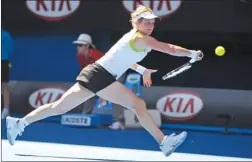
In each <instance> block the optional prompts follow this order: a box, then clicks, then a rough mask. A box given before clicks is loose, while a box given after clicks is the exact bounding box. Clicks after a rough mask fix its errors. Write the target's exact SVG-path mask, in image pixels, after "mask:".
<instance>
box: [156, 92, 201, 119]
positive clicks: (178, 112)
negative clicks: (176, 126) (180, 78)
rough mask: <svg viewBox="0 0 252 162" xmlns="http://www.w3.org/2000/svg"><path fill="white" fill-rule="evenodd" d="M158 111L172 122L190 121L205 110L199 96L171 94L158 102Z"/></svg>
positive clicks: (183, 93)
mask: <svg viewBox="0 0 252 162" xmlns="http://www.w3.org/2000/svg"><path fill="white" fill-rule="evenodd" d="M156 106H157V109H158V110H159V111H160V112H161V114H162V115H164V116H165V117H167V118H168V119H171V120H188V119H191V118H193V117H195V116H196V115H197V114H198V113H199V112H200V111H201V110H202V108H203V101H202V99H201V98H200V96H199V95H198V94H194V93H191V92H174V93H170V94H168V95H166V96H164V97H162V98H160V99H159V100H158V101H157V105H156Z"/></svg>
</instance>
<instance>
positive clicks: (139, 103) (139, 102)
mask: <svg viewBox="0 0 252 162" xmlns="http://www.w3.org/2000/svg"><path fill="white" fill-rule="evenodd" d="M135 105H136V106H135V109H136V113H137V114H138V115H141V114H142V113H144V112H145V111H146V104H145V101H144V100H143V99H141V98H137V99H136V101H135Z"/></svg>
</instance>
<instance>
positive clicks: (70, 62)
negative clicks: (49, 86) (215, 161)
mask: <svg viewBox="0 0 252 162" xmlns="http://www.w3.org/2000/svg"><path fill="white" fill-rule="evenodd" d="M91 35H92V37H93V42H94V43H95V45H96V46H97V48H98V49H99V50H101V51H102V52H106V50H108V48H109V34H108V33H106V32H103V33H96V34H91ZM77 37H78V35H70V36H17V37H14V38H13V44H14V53H13V55H12V58H11V63H12V68H11V72H10V77H11V78H10V79H11V80H22V81H64V82H72V81H75V78H76V77H77V75H78V73H79V71H80V69H79V64H78V61H77V58H76V53H77V51H76V47H75V45H74V44H73V43H72V42H73V41H74V40H76V39H77Z"/></svg>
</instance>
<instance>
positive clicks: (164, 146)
mask: <svg viewBox="0 0 252 162" xmlns="http://www.w3.org/2000/svg"><path fill="white" fill-rule="evenodd" d="M157 17H158V16H156V15H154V14H153V12H152V10H151V9H149V8H147V7H145V6H139V7H138V8H137V9H136V10H135V11H134V12H133V13H132V14H131V23H132V26H133V29H132V30H131V31H129V32H128V33H126V34H125V35H124V36H123V37H122V38H121V39H120V40H119V41H118V42H116V44H115V45H114V46H112V48H111V49H110V50H109V51H108V52H107V53H106V54H105V55H104V56H103V57H102V58H100V59H99V60H97V61H96V62H95V63H94V64H90V65H88V66H87V67H85V68H83V69H82V71H81V72H80V74H79V76H78V77H77V79H76V80H77V83H76V84H74V85H73V86H72V87H71V88H70V89H69V90H68V91H66V92H65V94H64V95H63V96H62V97H61V98H60V99H59V100H57V101H55V102H53V103H50V104H45V105H42V106H40V107H39V108H37V109H36V110H34V111H32V112H30V113H29V114H28V115H26V116H25V117H24V118H21V119H18V118H12V117H8V118H7V137H8V141H9V143H10V144H11V145H13V144H14V143H15V140H16V138H17V136H18V135H21V133H22V132H23V131H24V128H25V127H26V126H28V125H29V124H31V123H33V122H36V121H39V120H42V119H44V118H47V117H50V116H55V115H61V114H64V113H66V112H68V111H70V110H71V109H73V108H74V107H76V106H78V105H79V104H81V103H83V102H85V101H86V100H88V99H90V98H91V97H93V96H94V95H97V96H99V97H101V98H103V99H105V100H108V101H111V102H113V103H116V104H119V105H121V106H124V107H126V108H128V109H130V110H132V111H133V112H134V113H135V114H136V116H137V117H138V120H139V122H140V123H141V125H142V126H143V127H144V128H145V129H146V130H147V131H148V132H149V133H150V134H151V135H152V136H153V137H154V138H155V140H156V141H157V143H158V144H159V146H160V149H161V150H162V151H163V153H164V155H165V156H168V155H170V154H171V153H173V152H174V150H175V149H176V148H177V147H178V146H179V145H180V144H181V143H182V142H183V141H184V140H185V138H186V136H187V132H182V133H180V134H178V135H176V134H174V133H173V134H171V135H164V134H163V133H162V132H161V130H160V129H159V128H158V127H157V126H156V124H155V123H154V121H153V119H152V117H151V115H150V114H149V113H148V111H147V108H146V105H145V102H144V101H143V100H142V99H141V98H139V97H137V96H136V95H135V94H134V93H133V92H132V91H130V90H129V89H127V88H126V87H125V86H124V85H123V84H121V83H119V82H118V81H117V79H118V78H119V77H120V76H121V75H122V74H123V73H124V72H125V71H126V70H127V69H129V68H132V69H133V70H135V71H137V72H139V73H140V74H142V75H143V78H144V80H145V81H144V82H145V85H147V86H150V85H151V74H152V73H153V72H155V70H151V69H146V68H144V67H142V66H140V65H138V64H136V63H137V62H139V61H141V60H142V59H143V58H144V57H145V56H146V55H147V53H148V52H150V51H151V49H153V50H156V51H160V52H163V53H166V54H170V55H173V56H185V57H190V58H194V59H196V60H200V59H201V57H199V55H202V53H201V52H200V51H193V50H187V49H185V48H182V47H179V46H176V45H172V44H168V43H163V42H160V41H158V40H156V39H154V38H153V37H151V36H150V34H151V33H152V31H153V29H154V24H155V19H156V18H157Z"/></svg>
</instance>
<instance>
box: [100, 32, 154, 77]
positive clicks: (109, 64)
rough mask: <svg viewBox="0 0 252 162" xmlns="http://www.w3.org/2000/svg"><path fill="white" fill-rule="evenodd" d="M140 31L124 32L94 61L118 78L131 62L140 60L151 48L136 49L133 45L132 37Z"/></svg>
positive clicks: (130, 65)
mask: <svg viewBox="0 0 252 162" xmlns="http://www.w3.org/2000/svg"><path fill="white" fill-rule="evenodd" d="M139 34H140V33H139V32H137V31H136V30H135V29H133V30H131V31H130V32H128V33H126V34H125V35H124V36H123V37H122V38H121V39H120V40H119V41H118V42H117V43H116V44H115V45H114V46H112V47H111V48H110V50H109V51H108V52H107V53H106V54H105V55H104V56H103V57H102V58H100V59H99V60H97V61H96V63H98V64H100V65H101V66H102V67H103V68H104V69H106V70H107V71H108V72H110V73H111V74H112V75H113V76H115V77H116V79H118V78H119V77H120V76H121V75H122V74H123V73H124V72H125V71H127V70H128V69H129V68H131V67H132V65H133V64H135V63H137V62H139V61H141V60H142V59H143V58H144V57H145V56H146V55H147V53H148V52H150V51H151V49H150V48H149V49H143V50H138V49H136V48H135V47H134V43H133V41H134V39H135V38H136V36H138V35H139Z"/></svg>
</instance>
